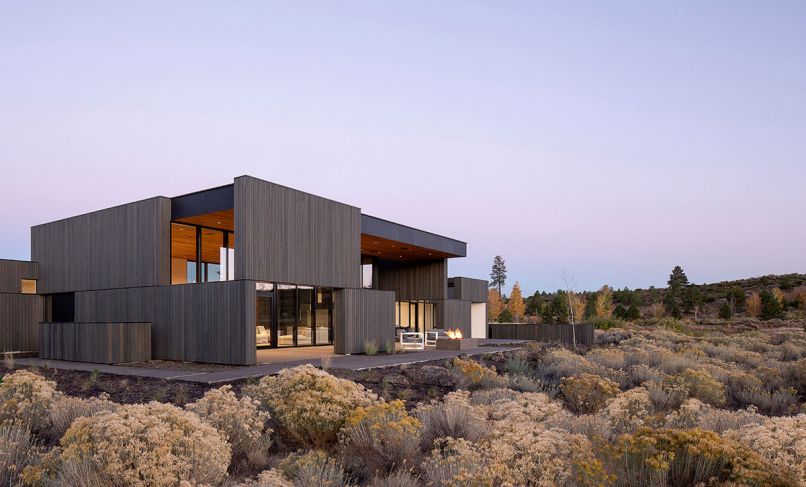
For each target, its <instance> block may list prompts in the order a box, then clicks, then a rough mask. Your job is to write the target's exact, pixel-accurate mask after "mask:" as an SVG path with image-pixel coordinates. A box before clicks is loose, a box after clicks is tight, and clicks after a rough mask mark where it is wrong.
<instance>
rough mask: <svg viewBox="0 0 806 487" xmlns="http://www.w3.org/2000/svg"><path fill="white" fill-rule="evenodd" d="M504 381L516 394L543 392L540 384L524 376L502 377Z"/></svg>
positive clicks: (536, 380)
mask: <svg viewBox="0 0 806 487" xmlns="http://www.w3.org/2000/svg"><path fill="white" fill-rule="evenodd" d="M504 380H505V381H506V386H507V387H508V388H510V389H512V390H515V391H518V392H540V391H542V390H543V383H542V382H540V381H539V380H538V379H533V378H531V377H529V376H526V375H508V376H506V377H504ZM489 389H492V388H489Z"/></svg>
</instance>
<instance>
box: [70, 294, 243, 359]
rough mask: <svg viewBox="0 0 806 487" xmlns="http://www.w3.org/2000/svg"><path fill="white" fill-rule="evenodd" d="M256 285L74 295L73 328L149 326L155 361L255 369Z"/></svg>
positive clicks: (152, 353)
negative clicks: (86, 324)
mask: <svg viewBox="0 0 806 487" xmlns="http://www.w3.org/2000/svg"><path fill="white" fill-rule="evenodd" d="M255 297H256V295H255V283H254V282H252V281H226V282H212V283H203V284H201V283H199V284H184V285H175V286H170V285H169V286H155V287H141V288H129V289H112V290H103V291H86V292H79V293H76V317H75V319H76V321H78V322H125V321H137V322H150V323H151V333H152V341H151V355H152V357H153V358H154V359H162V360H184V361H191V362H211V363H222V364H237V365H251V364H254V363H255V349H256V347H255V302H256V300H255Z"/></svg>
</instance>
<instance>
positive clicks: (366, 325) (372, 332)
mask: <svg viewBox="0 0 806 487" xmlns="http://www.w3.org/2000/svg"><path fill="white" fill-rule="evenodd" d="M334 300H335V302H334V304H333V334H334V337H333V349H334V351H335V352H336V353H339V354H353V353H363V352H364V343H366V342H368V341H373V342H375V344H376V345H377V346H378V348H379V349H380V350H385V349H386V347H387V345H388V344H394V340H395V314H394V306H395V295H394V293H391V292H386V291H375V290H370V289H339V290H337V291H336V292H335V293H334Z"/></svg>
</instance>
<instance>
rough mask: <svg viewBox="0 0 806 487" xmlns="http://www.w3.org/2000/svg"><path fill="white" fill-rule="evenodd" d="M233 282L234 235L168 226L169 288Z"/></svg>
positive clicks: (190, 226) (180, 224)
mask: <svg viewBox="0 0 806 487" xmlns="http://www.w3.org/2000/svg"><path fill="white" fill-rule="evenodd" d="M233 279H235V234H234V233H232V232H228V231H225V230H216V229H213V228H206V227H201V226H196V225H187V224H184V223H175V222H174V223H171V284H186V283H190V282H215V281H230V280H233Z"/></svg>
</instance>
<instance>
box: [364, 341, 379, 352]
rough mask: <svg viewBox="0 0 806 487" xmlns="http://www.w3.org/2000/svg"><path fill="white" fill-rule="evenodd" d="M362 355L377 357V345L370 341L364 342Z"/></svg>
mask: <svg viewBox="0 0 806 487" xmlns="http://www.w3.org/2000/svg"><path fill="white" fill-rule="evenodd" d="M364 353H365V354H367V355H377V354H378V343H377V342H375V341H372V340H370V341H366V342H364Z"/></svg>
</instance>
